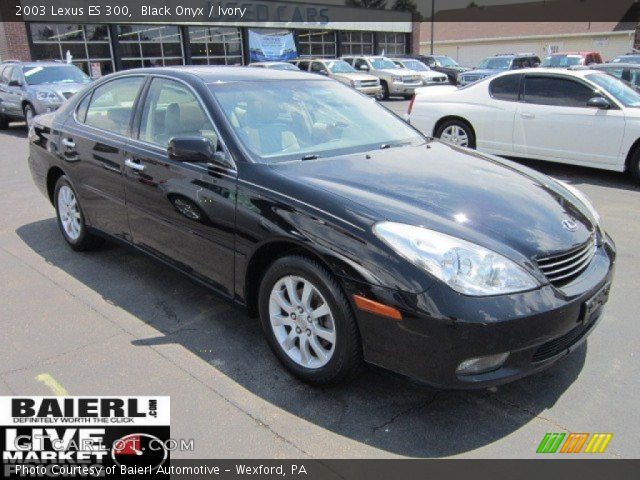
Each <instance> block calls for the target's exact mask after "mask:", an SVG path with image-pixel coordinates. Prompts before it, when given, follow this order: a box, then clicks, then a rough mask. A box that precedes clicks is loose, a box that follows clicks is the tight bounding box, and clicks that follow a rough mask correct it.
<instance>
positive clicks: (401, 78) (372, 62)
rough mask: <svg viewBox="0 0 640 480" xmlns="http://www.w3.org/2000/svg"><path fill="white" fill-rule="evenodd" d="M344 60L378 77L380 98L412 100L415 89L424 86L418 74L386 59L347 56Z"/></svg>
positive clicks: (357, 68)
mask: <svg viewBox="0 0 640 480" xmlns="http://www.w3.org/2000/svg"><path fill="white" fill-rule="evenodd" d="M342 60H344V61H345V62H347V63H348V64H350V65H351V66H353V67H354V68H355V69H356V70H360V71H363V72H365V73H369V74H371V75H373V76H375V77H378V78H379V79H380V84H381V85H382V93H381V94H380V98H389V97H390V96H392V95H395V96H402V97H404V98H411V97H412V96H413V92H414V91H415V89H416V88H418V87H421V86H422V77H420V75H419V74H418V72H414V71H413V70H408V69H406V68H401V67H399V66H397V65H396V64H395V63H393V62H392V61H391V60H389V59H388V58H386V57H381V56H362V57H360V56H355V57H354V56H345V57H342Z"/></svg>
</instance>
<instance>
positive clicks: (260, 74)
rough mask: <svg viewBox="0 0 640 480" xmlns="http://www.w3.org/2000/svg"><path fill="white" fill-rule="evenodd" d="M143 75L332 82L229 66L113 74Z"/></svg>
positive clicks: (208, 80)
mask: <svg viewBox="0 0 640 480" xmlns="http://www.w3.org/2000/svg"><path fill="white" fill-rule="evenodd" d="M132 73H144V74H147V75H149V74H157V75H168V76H175V77H176V78H184V77H185V75H186V74H190V75H192V76H196V77H198V78H200V80H202V81H203V82H204V83H214V82H242V81H271V80H309V79H310V78H312V79H314V80H317V81H327V82H331V81H332V80H330V79H328V78H324V77H322V76H320V75H311V76H310V75H309V73H306V72H303V71H294V70H275V69H267V68H247V67H231V66H213V65H181V66H176V67H149V68H135V69H132V70H125V71H123V72H118V73H115V74H113V77H111V78H116V77H118V76H121V75H122V74H132Z"/></svg>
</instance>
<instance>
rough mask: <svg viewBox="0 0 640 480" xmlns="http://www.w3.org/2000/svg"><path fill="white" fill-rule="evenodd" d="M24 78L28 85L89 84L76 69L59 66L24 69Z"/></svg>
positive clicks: (85, 77) (80, 71)
mask: <svg viewBox="0 0 640 480" xmlns="http://www.w3.org/2000/svg"><path fill="white" fill-rule="evenodd" d="M23 72H24V78H25V80H26V81H27V84H29V85H44V84H53V83H89V82H90V81H91V79H90V78H89V77H88V76H87V75H85V73H84V72H83V71H82V70H80V69H79V68H78V67H74V66H72V65H60V66H57V65H56V66H51V67H45V66H41V65H34V66H30V67H24V70H23Z"/></svg>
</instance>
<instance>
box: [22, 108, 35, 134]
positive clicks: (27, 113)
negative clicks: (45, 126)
mask: <svg viewBox="0 0 640 480" xmlns="http://www.w3.org/2000/svg"><path fill="white" fill-rule="evenodd" d="M35 116H36V112H35V111H34V110H33V107H32V106H31V105H29V104H28V103H27V104H26V105H25V106H24V121H25V122H27V129H29V128H31V124H32V123H33V117H35Z"/></svg>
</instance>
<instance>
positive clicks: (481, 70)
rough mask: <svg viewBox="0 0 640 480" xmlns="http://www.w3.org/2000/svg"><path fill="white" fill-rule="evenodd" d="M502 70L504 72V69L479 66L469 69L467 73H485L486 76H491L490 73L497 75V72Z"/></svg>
mask: <svg viewBox="0 0 640 480" xmlns="http://www.w3.org/2000/svg"><path fill="white" fill-rule="evenodd" d="M500 72H504V70H499V69H498V70H494V69H488V68H482V69H480V68H478V69H476V70H467V71H466V72H464V73H466V74H468V75H484V76H489V75H495V74H496V73H500Z"/></svg>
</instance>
